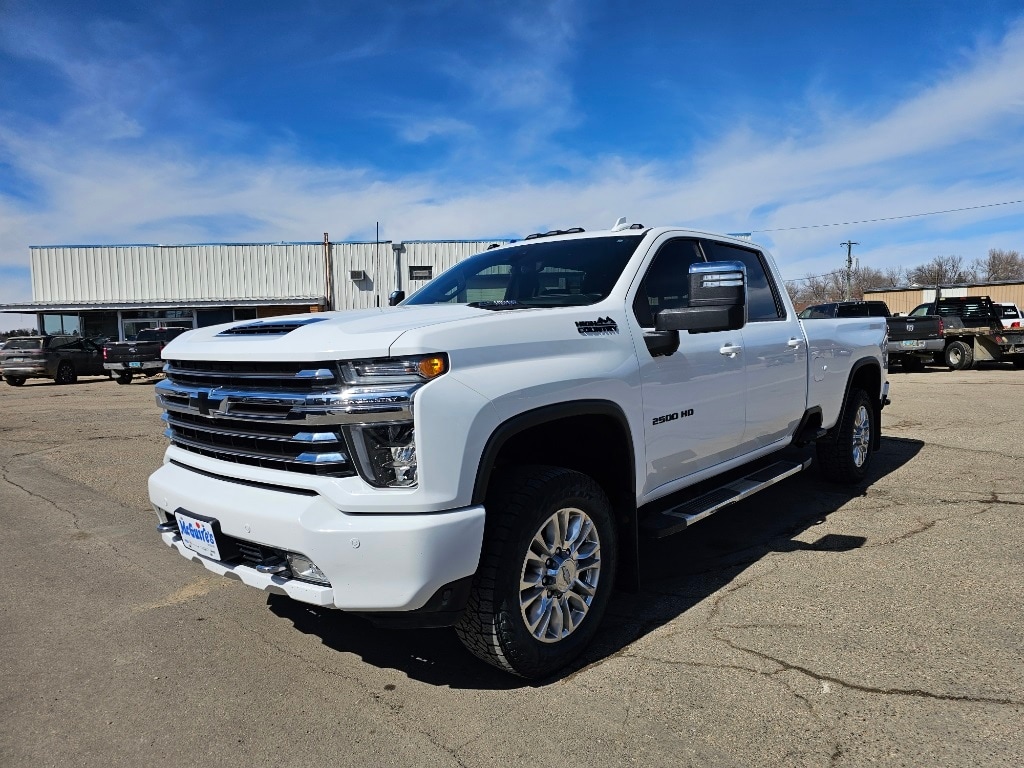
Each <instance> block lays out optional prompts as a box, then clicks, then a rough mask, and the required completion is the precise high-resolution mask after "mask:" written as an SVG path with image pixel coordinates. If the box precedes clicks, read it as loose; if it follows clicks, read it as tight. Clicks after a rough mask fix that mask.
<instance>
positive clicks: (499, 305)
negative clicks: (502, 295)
mask: <svg viewBox="0 0 1024 768" xmlns="http://www.w3.org/2000/svg"><path fill="white" fill-rule="evenodd" d="M466 306H467V307H476V308H477V309H489V310H490V311H491V312H501V311H503V310H506V309H530V307H529V306H527V305H526V304H520V303H519V302H518V301H516V300H515V299H508V300H503V301H471V302H469V303H468V304H467V305H466Z"/></svg>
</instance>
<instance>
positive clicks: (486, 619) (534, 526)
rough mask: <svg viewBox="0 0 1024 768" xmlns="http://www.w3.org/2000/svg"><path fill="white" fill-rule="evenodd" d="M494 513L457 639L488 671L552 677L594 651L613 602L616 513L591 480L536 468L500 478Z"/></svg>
mask: <svg viewBox="0 0 1024 768" xmlns="http://www.w3.org/2000/svg"><path fill="white" fill-rule="evenodd" d="M486 507H487V526H486V530H485V535H484V545H483V551H482V552H481V556H480V567H479V568H478V569H477V573H476V576H475V577H474V579H473V586H472V589H471V592H470V597H469V603H468V605H467V608H466V611H465V613H464V614H463V616H462V618H461V619H460V620H459V623H458V624H457V625H456V627H455V630H456V633H457V634H458V636H459V639H460V640H461V641H462V643H463V644H464V645H465V646H466V648H468V649H469V650H470V651H471V652H472V653H473V654H474V655H476V656H477V657H479V658H481V659H483V660H484V661H486V662H487V663H488V664H491V665H493V666H495V667H498V668H499V669H502V670H505V671H507V672H511V673H513V674H515V675H519V676H521V677H526V678H537V677H542V676H544V675H548V674H550V673H552V672H554V671H556V670H558V669H560V668H562V667H564V666H566V665H567V664H568V663H569V662H571V661H572V660H573V659H574V658H576V657H577V656H578V655H579V654H580V653H581V652H582V651H583V649H584V648H586V647H587V644H588V643H589V642H590V640H591V639H592V638H593V636H594V634H595V632H596V631H597V627H598V625H599V624H600V622H601V617H602V616H603V614H604V611H605V608H606V607H607V604H608V600H609V598H610V597H611V591H612V585H613V583H614V580H615V566H616V560H617V557H616V535H615V533H616V532H615V525H614V522H613V519H612V511H611V505H610V504H609V502H608V499H607V497H606V496H605V494H604V491H603V490H601V487H600V486H599V485H598V484H597V483H596V482H594V481H593V480H592V479H591V478H589V477H587V476H586V475H584V474H581V473H579V472H573V471H571V470H568V469H562V468H559V467H540V466H536V467H520V468H516V469H514V470H511V471H509V472H507V473H505V474H504V475H503V476H502V477H500V478H498V479H497V480H496V481H495V485H494V489H493V491H492V492H491V493H489V494H488V501H487V503H486Z"/></svg>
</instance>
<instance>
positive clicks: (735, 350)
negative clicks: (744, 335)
mask: <svg viewBox="0 0 1024 768" xmlns="http://www.w3.org/2000/svg"><path fill="white" fill-rule="evenodd" d="M742 351H743V347H741V346H738V345H736V344H726V345H725V346H723V347H722V348H721V349H719V350H718V352H719V354H722V355H725V356H726V357H728V358H733V357H736V355H738V354H739V353H740V352H742Z"/></svg>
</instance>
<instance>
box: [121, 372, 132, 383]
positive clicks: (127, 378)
mask: <svg viewBox="0 0 1024 768" xmlns="http://www.w3.org/2000/svg"><path fill="white" fill-rule="evenodd" d="M117 383H118V384H131V383H132V372H131V371H119V372H118V374H117Z"/></svg>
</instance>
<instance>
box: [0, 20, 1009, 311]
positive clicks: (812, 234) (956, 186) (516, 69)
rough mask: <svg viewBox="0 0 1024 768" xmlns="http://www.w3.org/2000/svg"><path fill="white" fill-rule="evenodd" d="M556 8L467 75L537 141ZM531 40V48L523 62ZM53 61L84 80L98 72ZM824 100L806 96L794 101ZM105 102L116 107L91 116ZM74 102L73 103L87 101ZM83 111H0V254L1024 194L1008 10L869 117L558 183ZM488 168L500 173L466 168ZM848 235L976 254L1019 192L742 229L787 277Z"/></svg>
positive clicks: (551, 92)
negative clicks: (207, 139)
mask: <svg viewBox="0 0 1024 768" xmlns="http://www.w3.org/2000/svg"><path fill="white" fill-rule="evenodd" d="M555 11H556V12H558V11H560V12H561V14H562V15H561V16H558V15H557V13H556V15H555V16H554V17H553V18H552V19H551V20H549V21H551V23H550V24H548V25H547V26H545V25H544V24H536V25H533V24H530V25H527V24H525V22H523V23H522V24H521V23H520V22H518V21H514V22H512V23H511V28H512V29H513V33H514V34H519V35H520V37H521V42H522V44H523V46H524V50H526V51H527V52H528V53H529V54H530V55H524V56H523V57H522V58H521V59H518V60H515V61H511V62H504V63H503V64H502V65H497V64H495V65H493V66H491V67H484V68H481V69H478V70H476V71H473V72H470V73H468V74H466V75H465V76H466V77H467V78H468V79H469V82H471V83H472V87H473V88H474V89H476V90H475V92H476V93H477V94H478V97H479V98H481V99H484V98H490V97H493V98H495V99H497V100H498V104H499V106H500V107H501V108H503V109H509V110H510V111H515V110H516V109H522V107H523V106H524V105H529V104H531V103H532V104H533V105H534V106H537V105H539V104H542V103H548V104H550V103H554V104H556V106H554V107H552V108H551V110H545V109H537V110H536V118H535V120H534V121H532V122H530V121H528V122H527V123H526V124H525V125H526V127H525V128H524V129H523V133H522V136H524V137H529V138H530V140H531V141H534V140H535V145H534V149H535V151H536V146H539V145H540V144H543V143H545V142H550V141H551V139H550V137H551V135H552V132H553V128H554V127H557V126H558V125H564V124H565V123H564V121H565V120H567V119H569V118H568V117H567V113H566V111H565V104H567V103H568V104H571V103H572V96H571V89H569V87H568V84H567V83H565V82H564V81H563V80H561V79H560V75H559V72H560V68H561V67H562V65H563V64H564V62H565V61H566V60H567V57H570V56H571V55H572V52H571V43H572V32H571V27H570V26H569V25H568V22H567V21H566V17H567V14H568V12H569V11H568V10H567V9H566V8H565V7H562V6H555ZM537 30H540V31H537ZM530 34H533V35H535V37H534V38H532V39H531V38H530V37H529V35H530ZM533 54H537V55H538V56H542V58H541V59H539V60H537V61H532V62H531V59H530V56H532V55H533ZM544 57H546V58H544ZM69 76H71V77H74V78H75V81H76V82H79V83H85V84H86V85H88V84H89V83H91V82H92V81H93V78H94V77H95V76H96V75H95V74H90V72H89V71H86V70H81V71H75V72H72V73H71V75H69ZM86 85H83V86H82V88H83V89H84V90H85V91H88V87H86ZM89 87H91V86H89ZM559 99H561V101H559ZM825 101H826V99H825V97H823V96H821V95H820V94H815V95H814V96H813V97H812V100H811V102H812V103H810V104H809V105H808V106H807V107H806V109H807V111H808V112H812V111H814V110H817V109H819V108H820V105H821V104H822V103H823V102H825ZM108 107H109V108H111V109H113V110H114V112H109V113H104V112H103V110H104V109H107V108H108ZM839 107H841V105H837V107H836V108H837V109H838V108H839ZM74 109H75V110H78V114H85V115H88V114H89V113H88V109H87V106H86V105H83V104H77V105H75V106H74ZM94 109H95V110H96V112H95V114H94V116H93V117H91V118H90V119H87V120H83V121H82V122H81V123H78V122H76V121H72V120H70V119H68V120H65V121H63V122H62V123H61V124H60V125H58V126H56V127H49V128H46V127H40V126H37V125H35V126H25V125H23V124H21V125H17V127H12V126H11V125H10V124H8V126H7V127H3V123H0V158H4V159H6V161H7V162H9V163H10V164H11V165H12V166H13V167H14V169H15V171H16V173H17V175H18V176H19V177H21V178H24V179H26V180H28V181H29V182H30V184H31V185H32V187H33V188H34V189H36V190H37V191H38V194H34V195H33V200H34V202H26V201H25V200H23V199H20V198H15V197H7V198H4V197H0V265H3V264H7V265H23V266H25V265H27V262H28V246H29V245H30V244H40V243H59V242H73V243H82V242H103V243H111V242H164V243H170V242H197V241H246V240H250V241H261V240H266V241H279V240H318V239H319V237H320V235H321V233H322V232H324V231H325V230H326V231H330V233H331V236H332V238H333V239H335V240H340V239H348V238H352V239H364V238H368V237H372V236H373V233H374V225H375V222H377V221H380V222H381V234H382V236H383V237H386V238H390V239H395V240H402V239H426V238H472V237H491V236H501V235H515V234H525V233H527V232H531V231H537V230H543V229H548V228H552V227H558V226H575V225H579V226H584V227H586V228H587V229H601V228H607V227H608V226H609V225H610V224H611V223H612V222H613V221H614V220H615V218H616V217H618V216H621V215H626V216H629V217H630V219H631V220H633V221H641V222H643V223H645V224H649V225H653V224H662V223H675V224H689V225H693V226H696V227H700V228H706V229H713V230H720V231H750V230H766V229H779V228H787V227H797V226H801V225H806V224H821V223H831V222H841V221H852V220H861V219H874V218H887V217H892V216H898V215H903V214H909V213H919V212H925V211H936V210H944V209H948V208H958V207H966V206H973V205H981V204H989V203H997V202H1003V201H1006V200H1017V199H1022V198H1024V187H1022V185H1021V183H1020V179H1021V178H1022V177H1024V141H1022V138H1024V136H1022V134H1024V24H1017V25H1015V26H1013V27H1012V28H1011V29H1010V30H1009V31H1008V33H1007V34H1006V36H1005V37H1004V39H1003V40H1002V41H1001V43H1000V44H999V45H997V46H994V47H991V48H986V49H979V50H978V51H976V52H975V53H973V54H972V55H971V56H969V57H967V58H965V59H964V61H963V62H962V63H961V64H960V66H959V68H957V69H951V70H950V71H948V72H946V73H944V75H943V76H942V77H941V78H938V79H936V80H935V81H934V82H932V83H930V84H925V85H923V86H921V87H920V88H919V89H918V90H917V91H916V92H912V93H909V94H908V95H907V97H906V98H905V99H904V100H903V102H902V103H899V104H896V105H895V106H893V107H891V108H890V109H889V110H888V111H887V112H885V113H883V114H874V115H870V114H858V115H847V116H845V118H844V120H843V121H842V122H837V121H824V120H820V119H818V117H817V116H813V115H812V117H811V118H810V119H808V120H807V121H804V122H803V123H802V124H801V129H800V131H799V133H798V134H797V133H796V132H794V133H793V134H783V135H775V136H773V135H769V133H768V129H766V128H761V127H759V118H761V117H764V118H765V119H764V120H763V123H764V125H772V124H773V123H772V120H771V119H769V118H771V116H758V115H751V116H750V120H749V122H748V124H747V125H746V126H739V127H738V128H737V130H736V131H735V132H733V133H732V134H730V135H727V136H723V137H721V138H720V139H718V140H716V141H715V142H713V143H709V144H706V145H705V146H703V147H701V148H700V149H699V150H698V151H697V152H696V154H694V155H693V156H690V157H675V158H671V157H669V158H658V159H656V160H652V159H636V158H630V157H626V156H609V157H598V158H590V159H586V160H584V159H581V158H579V157H577V156H573V159H572V163H571V168H572V172H571V174H569V175H568V176H567V177H565V178H560V179H558V180H544V179H543V178H542V177H541V176H540V174H539V173H537V172H536V168H535V167H533V166H531V168H530V171H531V173H530V174H518V175H517V174H509V173H508V172H507V171H508V167H509V163H508V160H507V150H508V148H507V147H499V148H492V149H490V150H489V153H490V154H480V156H478V157H477V156H474V162H476V163H477V166H478V168H477V171H478V172H477V173H476V174H475V175H474V178H476V179H478V180H476V181H474V182H471V183H470V182H465V181H463V182H457V181H453V174H452V172H451V168H444V169H441V170H440V171H435V172H420V173H415V174H407V175H405V176H399V177H395V176H393V175H392V176H387V177H386V176H384V175H383V174H382V173H379V172H377V171H376V170H375V169H372V168H368V167H357V166H343V165H327V164H322V163H316V164H314V163H312V162H306V161H302V160H299V159H297V158H296V157H295V156H294V155H292V154H290V153H289V152H287V151H283V150H282V151H280V152H278V153H276V154H270V155H268V156H266V157H260V158H256V159H242V158H232V157H207V156H201V155H199V154H196V153H193V152H192V151H190V149H189V147H187V146H186V145H184V144H181V143H176V142H172V141H169V140H163V141H159V142H157V141H155V140H146V141H135V142H130V143H128V148H125V146H123V145H124V143H123V142H122V143H116V142H115V143H111V142H108V141H104V140H101V138H107V137H109V136H111V135H129V136H138V135H139V131H141V128H138V127H137V126H134V125H133V123H132V119H131V118H130V117H128V116H127V115H128V113H127V112H122V113H120V114H122V115H124V116H125V117H124V120H119V119H118V117H117V115H118V114H119V113H118V111H117V110H118V107H117V105H116V103H115V104H114V105H113V106H112V107H111V106H110V103H109V102H104V101H103V100H100V102H99V103H98V104H97V106H96V107H95V108H94ZM83 110H85V111H83ZM69 114H70V113H69ZM104 114H106V116H105V117H104V116H103V115H104ZM559 121H563V122H561V123H560V122H559ZM97 124H103V126H104V127H103V129H102V131H100V129H98V128H97ZM809 126H810V127H809ZM401 130H403V131H404V134H403V136H404V139H405V140H406V141H409V142H425V141H428V140H430V139H432V138H434V137H445V138H449V139H450V138H452V137H456V138H457V139H471V138H472V139H475V138H476V136H475V133H474V130H475V129H474V128H473V127H472V126H471V125H470V124H469V123H467V122H465V121H463V120H461V119H459V118H456V117H450V116H439V117H435V118H433V119H429V118H428V119H424V120H423V121H422V122H421V123H420V124H418V125H415V126H411V127H404V128H402V129H401ZM531 131H532V132H533V133H532V134H531ZM524 141H525V139H524ZM476 146H477V147H478V149H476V150H475V151H477V152H480V153H483V151H484V149H483V147H482V145H479V144H478V145H476ZM547 146H549V145H547ZM519 149H520V150H522V151H526V150H525V149H523V147H520V148H519ZM553 151H554V152H556V153H557V152H558V149H557V148H556V149H555V150H553ZM564 154H565V155H572V152H571V148H564ZM534 157H535V158H537V157H540V158H542V157H543V155H542V153H540V152H539V151H538V152H537V154H535V155H534ZM488 166H491V167H494V168H496V169H500V172H495V173H491V174H486V173H485V174H480V173H479V167H485V168H486V167H488ZM561 167H562V168H563V169H564V168H566V167H570V164H568V163H566V164H562V166H561ZM481 179H482V180H481ZM985 229H989V230H991V233H990V234H985V233H984V232H983V231H982V230H985ZM850 238H852V239H853V240H857V241H859V242H861V246H859V248H858V253H859V255H860V258H861V259H862V263H865V264H870V265H871V266H876V267H884V266H888V265H891V264H896V263H901V262H902V263H904V264H907V265H913V264H917V263H921V262H924V261H927V260H929V259H930V258H931V257H932V256H934V255H937V254H939V253H943V254H945V253H956V254H959V255H963V256H964V257H965V258H967V259H972V258H975V257H977V256H982V255H984V254H985V253H986V252H987V250H988V248H989V247H1008V248H1017V249H1022V248H1024V206H1008V207H1003V208H987V209H981V210H976V211H969V212H963V213H961V214H956V215H947V216H942V217H926V218H920V219H910V220H904V221H900V222H879V223H876V224H861V225H851V226H848V227H827V228H817V229H797V230H785V231H775V232H767V233H763V235H755V240H759V241H761V242H765V244H767V245H769V247H771V248H773V250H774V251H775V253H776V256H777V257H779V259H780V261H781V262H782V265H783V272H784V274H785V275H786V276H787V277H790V278H792V277H799V276H802V275H804V274H807V273H820V272H823V271H828V270H829V269H833V268H835V267H837V266H838V265H839V264H840V263H841V259H842V257H843V255H844V253H845V252H841V251H840V248H839V242H840V241H841V240H845V239H850ZM29 298H30V297H29V296H27V295H25V296H21V297H20V300H28V299H29ZM6 300H8V301H13V300H18V297H15V296H7V299H6Z"/></svg>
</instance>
